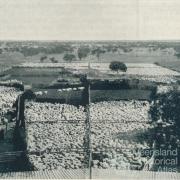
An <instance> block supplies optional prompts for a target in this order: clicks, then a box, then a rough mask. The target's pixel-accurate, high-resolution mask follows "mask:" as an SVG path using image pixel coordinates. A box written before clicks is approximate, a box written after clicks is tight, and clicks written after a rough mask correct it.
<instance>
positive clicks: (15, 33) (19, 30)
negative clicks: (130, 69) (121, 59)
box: [0, 0, 180, 40]
mask: <svg viewBox="0 0 180 180" xmlns="http://www.w3.org/2000/svg"><path fill="white" fill-rule="evenodd" d="M0 40H180V0H0Z"/></svg>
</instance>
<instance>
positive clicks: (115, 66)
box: [109, 61, 127, 72]
mask: <svg viewBox="0 0 180 180" xmlns="http://www.w3.org/2000/svg"><path fill="white" fill-rule="evenodd" d="M109 68H110V69H111V70H112V71H116V72H118V71H119V70H120V71H123V72H126V71H127V66H126V65H125V63H123V62H119V61H112V62H111V63H110V65H109Z"/></svg>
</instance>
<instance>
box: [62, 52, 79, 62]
mask: <svg viewBox="0 0 180 180" xmlns="http://www.w3.org/2000/svg"><path fill="white" fill-rule="evenodd" d="M63 59H64V60H65V61H68V62H71V61H73V60H76V56H75V55H74V54H65V55H64V57H63Z"/></svg>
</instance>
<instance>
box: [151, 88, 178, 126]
mask: <svg viewBox="0 0 180 180" xmlns="http://www.w3.org/2000/svg"><path fill="white" fill-rule="evenodd" d="M179 112H180V92H178V90H177V88H176V87H174V89H173V90H170V91H169V92H167V93H163V94H159V95H157V96H156V98H155V101H154V104H153V105H152V106H151V108H150V114H151V117H152V120H153V121H158V120H159V119H160V118H162V120H163V121H164V122H167V123H173V124H175V126H176V127H179V128H180V121H179V120H180V113H179Z"/></svg>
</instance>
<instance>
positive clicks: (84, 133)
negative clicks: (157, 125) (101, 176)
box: [0, 62, 180, 171]
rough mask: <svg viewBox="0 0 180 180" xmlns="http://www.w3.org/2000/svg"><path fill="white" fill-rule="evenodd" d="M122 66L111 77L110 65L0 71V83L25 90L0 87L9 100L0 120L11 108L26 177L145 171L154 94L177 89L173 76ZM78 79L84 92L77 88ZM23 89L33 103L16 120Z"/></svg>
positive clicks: (139, 66) (167, 72)
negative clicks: (15, 84)
mask: <svg viewBox="0 0 180 180" xmlns="http://www.w3.org/2000/svg"><path fill="white" fill-rule="evenodd" d="M126 66H127V71H126V72H121V71H118V72H114V71H112V70H110V69H109V63H99V62H98V63H97V62H96V63H86V62H85V63H82V62H73V63H54V64H53V63H24V64H19V65H16V66H14V67H12V68H11V69H7V70H5V71H4V73H5V76H4V79H2V77H1V80H2V82H6V81H12V80H13V79H16V80H18V81H21V82H22V85H24V87H25V89H24V91H20V92H19V91H18V90H17V89H16V88H14V89H11V88H12V87H6V86H0V87H1V91H2V94H6V95H8V94H9V95H8V97H7V98H6V96H5V97H4V95H1V96H0V98H1V101H2V102H3V103H1V104H0V109H1V110H3V111H4V112H3V113H4V114H5V113H7V111H9V109H10V108H12V106H13V105H14V106H16V107H17V109H16V110H17V112H16V113H17V116H16V120H17V119H18V118H19V121H24V123H25V125H24V126H23V127H19V130H20V133H24V137H23V138H24V139H23V140H25V146H24V147H23V148H22V149H21V150H22V151H25V152H26V160H27V164H28V166H27V167H28V168H27V169H26V170H31V171H45V170H48V171H50V170H62V169H64V170H75V169H86V168H92V169H94V170H95V169H98V170H99V169H105V170H111V169H116V170H144V168H145V166H146V165H147V163H148V162H149V160H150V159H151V158H152V157H151V156H146V155H144V154H143V153H144V151H146V150H152V149H153V132H154V125H153V123H152V119H151V116H150V112H149V111H150V107H151V105H152V101H153V99H152V98H153V93H154V89H155V87H157V86H159V85H164V84H166V85H167V84H168V85H172V84H173V85H174V84H178V80H179V77H180V73H179V72H177V71H174V70H170V69H168V68H165V67H161V66H159V65H156V64H149V63H126ZM85 72H86V74H87V77H86V78H87V80H88V81H87V82H88V83H89V84H88V85H89V86H88V87H87V86H86V83H84V82H83V81H81V76H82V75H84V74H85ZM26 86H29V87H30V88H27V89H26ZM88 88H89V89H88ZM87 89H88V92H87ZM26 90H29V91H31V93H32V94H33V95H34V96H35V98H29V99H24V101H23V102H24V109H23V113H22V112H20V111H18V108H20V106H21V103H22V102H19V99H20V96H21V95H22V96H23V94H24V93H25V92H26ZM16 91H17V92H16ZM14 94H15V95H14ZM11 96H12V99H11V98H10V97H11ZM5 98H6V99H5ZM12 100H13V102H11V101H12ZM86 100H87V102H88V103H87V102H86ZM6 101H7V102H6ZM15 101H16V102H15ZM21 101H22V100H21ZM18 102H19V104H18ZM5 104H7V105H5ZM9 104H10V105H9ZM6 106H7V107H6ZM9 106H10V107H9ZM3 113H1V114H3ZM20 113H22V114H23V115H22V116H21V115H20ZM19 137H20V136H19ZM21 138H22V137H21Z"/></svg>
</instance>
